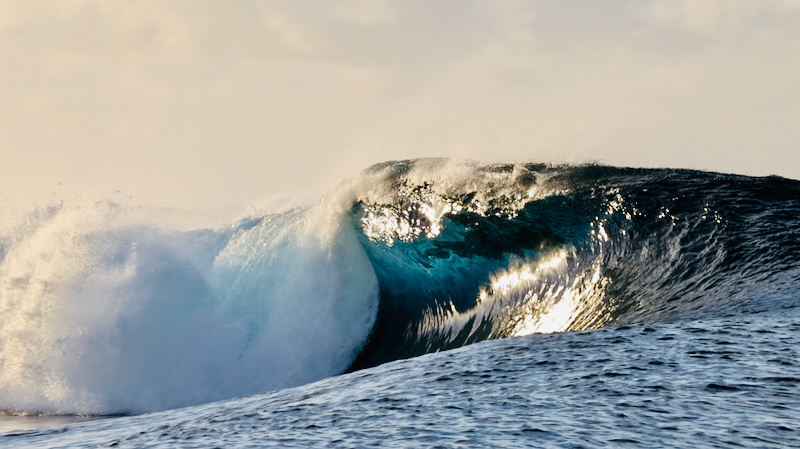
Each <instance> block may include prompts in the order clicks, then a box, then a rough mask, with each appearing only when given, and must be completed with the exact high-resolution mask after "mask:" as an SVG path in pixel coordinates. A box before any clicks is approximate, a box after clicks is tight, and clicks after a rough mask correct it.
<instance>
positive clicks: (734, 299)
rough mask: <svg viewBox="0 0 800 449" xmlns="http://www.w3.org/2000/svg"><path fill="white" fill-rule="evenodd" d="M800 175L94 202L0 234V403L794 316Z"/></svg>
mask: <svg viewBox="0 0 800 449" xmlns="http://www.w3.org/2000/svg"><path fill="white" fill-rule="evenodd" d="M799 250H800V182H798V181H792V180H787V179H781V178H774V177H773V178H748V177H743V176H731V175H721V174H715V173H705V172H696V171H686V170H664V169H658V170H643V169H626V168H614V167H605V166H580V167H569V166H550V165H543V164H508V165H481V164H477V163H472V162H462V161H453V160H447V159H422V160H413V161H400V162H387V163H383V164H379V165H376V166H373V167H371V168H369V169H367V170H366V171H364V172H363V173H361V174H360V175H358V176H356V177H354V178H352V179H349V180H347V181H344V182H343V183H342V184H341V185H340V186H338V187H337V188H336V189H335V190H334V191H333V192H331V193H330V194H328V195H327V196H326V197H324V198H323V199H322V200H320V201H319V203H318V204H316V205H314V206H311V207H306V208H298V209H293V210H290V211H287V212H284V213H280V214H272V215H265V216H258V217H253V218H249V219H245V220H241V221H239V222H237V223H235V224H234V225H231V226H228V227H225V228H220V229H200V230H190V231H181V230H175V229H172V228H170V227H169V226H165V225H163V224H159V223H154V222H153V220H144V219H141V218H138V217H137V216H136V214H135V213H132V212H131V211H130V210H127V209H125V208H123V207H120V206H118V205H115V204H111V203H98V204H92V205H90V206H86V207H72V208H68V207H65V206H53V207H48V208H44V209H40V210H38V211H36V212H34V213H32V214H29V215H27V216H24V217H21V218H20V219H19V220H18V221H17V222H16V223H15V224H13V225H11V226H9V227H8V229H6V230H4V231H2V233H0V410H4V411H6V412H12V413H40V412H44V413H75V414H117V413H140V412H147V411H154V410H164V409H170V408H175V407H181V406H185V405H192V404H199V403H205V402H210V401H214V400H218V399H223V398H228V397H233V396H239V395H245V394H251V393H257V392H264V391H268V390H274V389H279V388H285V387H290V386H295V385H300V384H304V383H308V382H311V381H314V380H318V379H321V378H324V377H328V376H333V375H337V374H340V373H342V372H345V371H347V370H356V369H360V368H364V367H369V366H374V365H378V364H381V363H384V362H387V361H391V360H397V359H402V358H408V357H414V356H416V355H420V354H424V353H429V352H436V351H442V350H446V349H450V348H455V347H459V346H463V345H466V344H469V343H472V342H476V341H480V340H486V339H496V338H503V337H508V336H517V335H526V334H530V333H536V332H561V331H570V330H585V329H593V328H598V327H602V326H605V325H608V324H612V323H613V324H619V325H622V324H630V323H651V322H660V321H674V320H680V319H684V318H693V317H704V316H721V315H727V314H740V313H747V312H756V311H760V310H767V309H777V308H782V307H796V306H798V305H800V294H799V293H798V285H800V251H799Z"/></svg>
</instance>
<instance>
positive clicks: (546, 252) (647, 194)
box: [351, 160, 800, 369]
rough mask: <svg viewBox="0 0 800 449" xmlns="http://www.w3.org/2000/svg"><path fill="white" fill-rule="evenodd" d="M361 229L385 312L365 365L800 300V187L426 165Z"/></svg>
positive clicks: (396, 172) (673, 173) (393, 187)
mask: <svg viewBox="0 0 800 449" xmlns="http://www.w3.org/2000/svg"><path fill="white" fill-rule="evenodd" d="M368 173H369V174H371V175H372V176H374V177H375V178H376V179H377V181H376V183H377V184H379V185H382V186H384V187H385V189H384V190H383V191H381V192H380V193H379V194H377V195H376V194H373V193H371V194H370V195H365V196H363V197H361V198H359V199H358V200H357V201H356V202H355V204H354V206H353V208H352V210H351V220H352V223H353V225H354V226H355V227H356V229H358V230H359V231H360V232H359V237H360V239H361V243H362V245H363V246H364V248H365V249H366V251H367V254H368V256H369V258H370V260H371V262H372V264H373V267H374V268H375V272H376V274H377V276H378V282H379V284H380V295H381V307H380V312H379V315H378V318H377V323H376V326H375V328H374V332H373V334H372V337H371V339H370V342H369V344H368V345H367V346H366V347H365V348H364V350H363V351H362V353H361V354H360V356H359V357H358V359H357V360H356V361H355V362H354V364H353V366H352V369H358V368H363V367H368V366H374V365H377V364H380V363H384V362H387V361H390V360H394V359H398V358H405V357H413V356H416V355H420V354H423V353H428V352H435V351H441V350H446V349H451V348H455V347H459V346H462V345H465V344H469V343H472V342H475V341H480V340H485V339H493V338H503V337H508V336H518V335H527V334H530V333H535V332H562V331H572V330H586V329H593V328H598V327H601V326H604V325H606V324H608V323H615V324H619V325H622V324H630V323H652V322H662V321H673V320H677V319H682V318H695V317H701V316H720V315H726V314H739V313H747V312H752V311H758V310H765V309H772V308H776V307H795V306H797V305H798V304H800V292H799V289H798V286H800V182H798V181H792V180H788V179H782V178H777V177H769V178H749V177H745V176H733V175H722V174H717V173H706V172H697V171H688V170H667V169H627V168H615V167H605V166H582V167H557V166H547V165H542V164H516V165H512V164H509V165H484V166H477V165H472V166H470V165H465V164H459V163H456V162H453V161H447V160H418V161H404V162H393V163H386V164H382V165H378V166H375V167H373V168H372V169H370V170H368Z"/></svg>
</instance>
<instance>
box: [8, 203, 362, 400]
mask: <svg viewBox="0 0 800 449" xmlns="http://www.w3.org/2000/svg"><path fill="white" fill-rule="evenodd" d="M353 233H354V231H353V229H352V228H351V227H349V226H341V224H340V223H339V222H338V219H337V218H335V217H334V218H330V216H329V215H325V214H322V213H320V211H319V208H306V209H297V210H294V211H290V212H287V213H284V214H279V215H273V216H268V217H265V218H263V219H253V220H249V221H243V222H241V223H239V224H237V225H235V226H231V227H228V228H226V229H217V230H210V229H209V230H198V231H188V232H184V231H174V230H170V229H165V228H163V227H159V226H156V225H153V224H148V223H146V222H145V221H143V220H139V219H135V218H133V217H132V215H131V214H130V213H129V211H125V210H124V209H123V208H120V207H118V206H115V205H113V204H109V203H100V204H97V205H93V206H90V207H83V208H71V209H70V208H67V207H50V208H47V209H42V210H39V211H37V212H35V213H33V214H30V215H28V216H26V217H23V219H22V220H20V222H19V223H17V224H16V225H15V226H12V227H11V228H10V229H9V230H7V231H6V232H4V235H3V239H2V244H0V247H2V252H0V254H2V261H1V262H0V288H1V289H0V409H3V410H6V411H12V412H17V413H39V412H45V413H77V414H113V413H139V412H146V411H153V410H163V409H169V408H175V407H181V406H185V405H190V404H198V403H203V402H209V401H213V400H217V399H223V398H227V397H232V396H237V395H243V394H249V393H255V392H263V391H268V390H273V389H277V388H283V387H287V386H294V385H298V384H302V383H306V382H309V381H313V380H317V379H320V378H323V377H326V376H330V375H334V374H338V373H340V372H342V371H343V370H344V369H346V368H347V366H348V365H349V364H350V363H351V361H352V359H353V357H354V356H355V354H356V353H357V352H358V351H359V349H360V348H361V346H362V345H363V343H364V341H365V340H366V336H367V335H368V333H369V331H370V329H371V327H372V322H373V320H374V316H375V310H376V308H377V284H376V279H375V275H374V272H373V271H372V269H371V267H370V265H369V261H368V260H367V259H366V256H365V255H364V251H363V249H362V248H361V246H360V245H359V244H358V242H357V240H356V238H355V236H354V235H353Z"/></svg>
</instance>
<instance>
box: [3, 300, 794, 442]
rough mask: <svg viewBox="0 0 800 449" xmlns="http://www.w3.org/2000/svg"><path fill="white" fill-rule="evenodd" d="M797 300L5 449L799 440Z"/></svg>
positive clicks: (395, 370) (46, 435)
mask: <svg viewBox="0 0 800 449" xmlns="http://www.w3.org/2000/svg"><path fill="white" fill-rule="evenodd" d="M798 348H800V313H798V309H796V308H792V309H786V310H781V311H777V312H768V313H754V314H748V315H739V316H734V317H728V318H724V319H716V320H702V321H685V322H679V323H671V324H659V325H651V326H631V327H621V328H605V329H601V330H593V331H585V332H575V333H563V334H552V335H531V336H527V337H521V338H510V339H504V340H497V341H486V342H482V343H479V344H476V345H471V346H468V347H465V348H461V349H457V350H453V351H447V352H442V353H436V354H429V355H426V356H422V357H417V358H414V359H409V360H403V361H398V362H394V363H389V364H386V365H382V366H379V367H376V368H371V369H367V370H363V371H359V372H355V373H351V374H346V375H342V376H338V377H333V378H329V379H326V380H323V381H320V382H316V383H313V384H309V385H306V386H303V387H299V388H292V389H286V390H281V391H277V392H273V393H269V394H264V395H257V396H250V397H245V398H238V399H233V400H228V401H223V402H217V403H213V404H208V405H203V406H197V407H190V408H186V409H180V410H173V411H167V412H161V413H155V414H148V415H140V416H133V417H124V418H115V419H107V420H100V421H93V422H86V423H77V424H70V425H63V426H59V425H55V426H51V427H46V428H41V429H36V430H27V431H17V432H10V433H6V434H4V435H3V436H2V437H0V445H2V446H4V447H20V448H22V447H31V448H33V447H35V448H40V447H51V448H54V447H84V448H89V447H110V446H113V447H198V448H199V447H308V446H311V445H313V446H323V447H365V446H373V447H575V448H578V447H587V448H589V447H622V446H639V447H690V446H692V447H798V446H800V365H798V362H797V360H798V357H797V356H798Z"/></svg>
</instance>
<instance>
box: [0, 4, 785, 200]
mask: <svg viewBox="0 0 800 449" xmlns="http://www.w3.org/2000/svg"><path fill="white" fill-rule="evenodd" d="M798 79H800V2H799V1H797V0H780V1H779V0H718V1H715V0H691V1H690V0H653V1H636V0H612V1H607V2H597V1H590V0H576V1H570V2H564V1H555V0H531V1H526V0H495V1H492V0H475V1H469V2H466V1H463V0H441V1H436V2H431V1H423V0H373V1H361V0H340V1H321V0H319V1H313V0H294V1H289V0H282V1H281V0H263V1H259V0H242V1H237V2H219V1H210V0H172V1H163V2H162V1H117V0H103V1H100V0H97V1H89V0H50V1H48V0H39V1H15V0H10V1H4V2H0V99H2V101H0V123H3V127H2V128H1V129H0V145H2V146H1V147H0V151H2V152H3V154H2V155H3V160H4V162H5V168H4V173H2V176H0V190H2V191H3V192H6V193H5V196H6V198H7V199H6V203H5V204H12V203H14V204H27V203H30V202H32V201H36V202H43V201H48V200H52V199H60V198H67V199H69V198H71V197H73V196H74V195H79V194H80V195H84V196H90V197H106V196H109V195H111V193H109V192H116V191H117V190H121V191H122V192H123V193H124V194H127V195H129V196H132V197H133V198H132V199H131V200H130V201H134V202H143V203H155V204H164V205H169V206H179V207H200V206H203V205H208V206H213V207H222V206H226V207H227V206H230V207H231V208H241V207H243V206H244V205H246V204H252V203H257V202H258V201H259V198H262V197H264V196H269V195H273V194H274V193H280V192H287V191H288V192H291V191H307V192H314V193H320V192H322V191H324V190H326V189H327V188H329V187H330V186H331V185H332V184H334V183H336V182H338V181H339V180H341V179H342V178H344V177H346V176H348V175H351V174H353V173H355V172H357V171H359V170H360V169H362V168H364V167H365V166H366V165H369V164H371V163H373V162H379V161H383V160H387V159H396V158H405V157H419V156H439V155H444V156H447V155H452V156H460V157H471V158H482V159H486V158H489V159H498V160H511V159H527V160H559V161H563V160H568V161H574V162H579V161H584V160H601V161H605V162H607V163H611V164H617V165H643V166H665V165H666V166H682V167H693V168H704V169H713V170H721V171H732V172H741V173H749V174H770V173H777V174H782V175H784V176H790V177H795V178H800V151H798V149H797V145H798V142H799V141H800V129H798V127H797V125H796V124H797V123H798V121H800V88H799V87H798V86H799V85H800V83H798V81H797V80H798ZM59 181H62V182H63V187H62V186H58V182H59ZM56 186H58V187H56ZM8 198H10V199H8Z"/></svg>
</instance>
